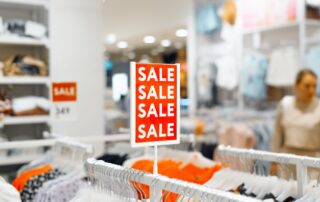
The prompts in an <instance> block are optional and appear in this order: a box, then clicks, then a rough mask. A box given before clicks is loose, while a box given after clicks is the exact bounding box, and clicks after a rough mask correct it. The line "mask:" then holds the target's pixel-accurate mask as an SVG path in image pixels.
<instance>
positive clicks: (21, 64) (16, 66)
mask: <svg viewBox="0 0 320 202" xmlns="http://www.w3.org/2000/svg"><path fill="white" fill-rule="evenodd" d="M3 63H4V66H3V68H2V71H3V75H4V76H25V75H28V76H47V75H48V68H47V66H46V64H45V63H44V62H43V61H41V60H40V59H37V58H34V57H32V56H28V55H11V56H9V57H7V58H6V59H5V60H4V62H3Z"/></svg>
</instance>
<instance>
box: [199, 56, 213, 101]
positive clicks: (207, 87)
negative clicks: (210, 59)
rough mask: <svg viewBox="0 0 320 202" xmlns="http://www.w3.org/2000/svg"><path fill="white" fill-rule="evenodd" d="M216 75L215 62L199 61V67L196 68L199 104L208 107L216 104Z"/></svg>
mask: <svg viewBox="0 0 320 202" xmlns="http://www.w3.org/2000/svg"><path fill="white" fill-rule="evenodd" d="M216 77H217V67H216V65H215V64H213V63H203V62H200V61H199V67H198V68H197V88H198V91H197V92H198V97H199V101H198V102H199V104H200V105H205V106H209V107H210V106H213V105H216V104H218V100H217V99H218V94H217V86H216V80H217V79H216Z"/></svg>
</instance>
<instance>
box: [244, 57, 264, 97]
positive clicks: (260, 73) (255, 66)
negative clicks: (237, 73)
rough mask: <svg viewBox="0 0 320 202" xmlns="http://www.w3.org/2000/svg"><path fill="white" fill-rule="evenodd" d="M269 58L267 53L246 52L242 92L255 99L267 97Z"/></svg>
mask: <svg viewBox="0 0 320 202" xmlns="http://www.w3.org/2000/svg"><path fill="white" fill-rule="evenodd" d="M267 69H268V59H267V57H266V56H265V55H263V54H260V53H256V52H251V53H249V54H246V55H245V56H244V59H243V66H242V68H241V75H242V77H241V92H242V94H243V95H244V96H246V97H248V98H252V99H255V100H262V99H264V98H265V97H266V81H265V79H266V75H267Z"/></svg>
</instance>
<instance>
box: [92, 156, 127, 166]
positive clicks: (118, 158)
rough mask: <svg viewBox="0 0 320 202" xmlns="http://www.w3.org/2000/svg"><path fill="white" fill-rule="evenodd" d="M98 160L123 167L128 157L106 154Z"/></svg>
mask: <svg viewBox="0 0 320 202" xmlns="http://www.w3.org/2000/svg"><path fill="white" fill-rule="evenodd" d="M97 159H98V160H102V161H104V162H108V163H112V164H116V165H122V164H123V163H124V162H125V161H126V160H127V159H128V155H127V154H125V155H118V154H104V155H102V156H100V157H98V158H97Z"/></svg>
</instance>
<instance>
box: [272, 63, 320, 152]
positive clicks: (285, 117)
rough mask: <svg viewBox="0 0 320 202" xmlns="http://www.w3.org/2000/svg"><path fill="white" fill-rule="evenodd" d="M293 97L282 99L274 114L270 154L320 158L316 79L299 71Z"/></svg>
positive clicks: (310, 74) (309, 71)
mask: <svg viewBox="0 0 320 202" xmlns="http://www.w3.org/2000/svg"><path fill="white" fill-rule="evenodd" d="M295 91H296V95H295V96H286V97H284V98H283V99H282V100H281V102H280V104H279V106H278V111H277V117H276V123H275V133H274V135H273V140H272V151H273V152H281V153H291V154H296V155H305V156H311V157H320V101H319V99H318V98H317V97H316V92H317V76H316V74H315V73H314V72H313V71H311V70H309V69H304V70H301V71H300V72H299V73H298V75H297V77H296V81H295Z"/></svg>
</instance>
